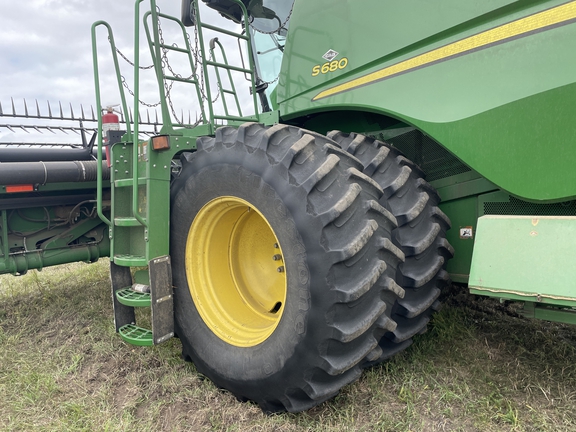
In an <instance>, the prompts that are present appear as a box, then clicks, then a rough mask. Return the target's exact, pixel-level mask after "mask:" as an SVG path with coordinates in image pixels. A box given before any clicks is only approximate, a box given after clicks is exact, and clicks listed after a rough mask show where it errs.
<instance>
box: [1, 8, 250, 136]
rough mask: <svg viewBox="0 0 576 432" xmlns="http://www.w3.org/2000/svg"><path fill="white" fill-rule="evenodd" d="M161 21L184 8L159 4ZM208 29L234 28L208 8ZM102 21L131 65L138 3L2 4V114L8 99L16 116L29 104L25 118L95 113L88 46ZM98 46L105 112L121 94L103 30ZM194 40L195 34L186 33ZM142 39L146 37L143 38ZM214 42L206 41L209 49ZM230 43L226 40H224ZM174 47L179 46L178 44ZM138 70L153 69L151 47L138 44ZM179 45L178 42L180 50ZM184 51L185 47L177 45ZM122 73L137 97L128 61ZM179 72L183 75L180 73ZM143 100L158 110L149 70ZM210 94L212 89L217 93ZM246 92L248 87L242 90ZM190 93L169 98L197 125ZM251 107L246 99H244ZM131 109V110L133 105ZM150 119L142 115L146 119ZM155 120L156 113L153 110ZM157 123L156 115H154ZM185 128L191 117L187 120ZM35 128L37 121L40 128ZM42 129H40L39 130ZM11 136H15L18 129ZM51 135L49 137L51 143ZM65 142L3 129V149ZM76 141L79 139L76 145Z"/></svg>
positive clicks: (178, 91) (183, 70) (178, 64)
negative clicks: (8, 145) (9, 144)
mask: <svg viewBox="0 0 576 432" xmlns="http://www.w3.org/2000/svg"><path fill="white" fill-rule="evenodd" d="M157 2H158V6H159V7H160V10H161V12H162V13H165V14H168V15H173V16H176V17H179V15H180V7H181V5H180V1H179V0H157ZM148 5H149V3H148V2H147V1H145V2H143V4H142V6H141V7H142V8H148V7H149V6H148ZM204 9H205V10H203V12H202V18H203V21H205V22H206V21H209V22H211V23H219V25H222V26H226V27H228V28H232V29H234V28H236V30H238V28H237V27H238V26H235V25H234V24H232V23H231V22H230V21H228V20H225V19H223V18H221V17H220V16H219V15H218V14H217V13H215V12H214V11H212V10H210V9H207V8H204ZM98 20H105V21H107V22H108V23H109V24H110V25H111V26H112V30H113V32H114V39H115V41H116V45H117V46H118V48H119V49H120V50H121V51H122V52H123V53H125V54H126V55H127V56H128V57H129V58H130V59H133V58H134V46H133V39H134V37H133V34H134V2H133V1H127V0H98V1H94V0H25V1H13V0H0V104H1V106H2V110H3V112H4V113H5V114H6V113H11V112H12V106H11V104H12V102H11V98H13V100H14V105H15V108H16V111H17V113H23V112H24V103H23V100H24V99H26V101H27V105H28V111H29V113H31V114H36V102H35V101H38V104H39V107H40V113H41V114H42V115H47V114H48V108H47V104H48V103H50V106H51V107H52V114H53V115H54V114H55V113H57V114H59V108H58V104H59V102H61V103H62V106H63V111H64V115H65V116H66V115H69V110H70V108H69V106H70V104H71V105H72V107H73V110H74V114H75V115H76V116H78V115H79V114H80V105H81V104H82V106H83V107H84V111H85V113H86V114H88V112H89V111H90V109H89V107H90V106H91V105H92V106H94V107H95V106H96V104H95V102H96V98H95V91H94V79H93V62H92V46H91V26H92V24H93V23H94V22H95V21H98ZM175 30H176V28H175V27H171V26H170V25H168V24H167V25H166V26H165V28H164V35H165V39H166V40H167V41H172V39H170V38H171V37H174V38H177V36H179V34H178V33H177V32H176V31H175ZM97 32H98V33H97V35H98V38H97V39H98V46H99V59H100V60H99V62H100V66H101V72H100V74H101V93H102V101H101V102H102V104H103V105H104V106H106V105H113V104H118V103H119V102H120V96H119V92H118V90H117V86H116V83H115V75H114V72H113V69H112V67H111V65H112V62H111V55H110V48H109V45H108V43H107V38H106V34H105V31H104V28H103V27H99V29H98V30H97ZM188 32H189V33H190V35H191V36H192V40H193V39H194V38H193V29H192V28H188ZM141 33H142V35H143V34H144V30H143V29H142V30H141ZM211 36H213V35H210V34H208V35H206V36H205V37H206V42H207V41H208V40H209V39H210V37H211ZM220 39H221V41H222V42H223V43H224V44H225V47H226V51H227V54H228V57H229V60H230V59H231V58H232V59H237V58H239V57H238V55H237V54H236V53H237V51H238V48H237V45H236V43H235V42H232V41H230V40H222V38H220ZM224 39H225V38H224ZM173 40H177V39H173ZM141 42H142V43H141V49H140V52H141V65H149V64H151V59H150V55H149V54H148V47H147V45H145V42H144V39H143V38H141ZM176 43H178V42H176ZM178 46H182V42H180V43H178ZM171 59H173V60H171V63H172V66H173V67H174V68H175V70H176V71H177V73H180V74H181V75H182V76H188V75H189V74H190V73H191V72H190V69H189V67H187V64H186V63H184V62H182V61H178V60H179V59H180V60H182V57H180V58H173V57H171ZM120 61H121V68H122V73H123V75H124V76H125V77H126V82H127V83H128V85H129V86H130V87H131V88H132V89H133V83H132V68H131V66H129V65H128V64H127V63H125V62H124V61H123V60H120ZM178 68H180V69H178ZM141 82H142V85H141V90H140V92H141V98H140V99H141V100H143V101H144V102H147V103H151V104H154V103H156V102H158V100H159V96H158V94H157V84H156V81H155V77H154V75H153V72H152V71H151V70H147V71H143V72H142V73H141ZM212 87H213V86H212ZM244 87H246V86H245V85H244V86H243V88H244ZM189 90H191V89H190V88H188V87H186V88H178V85H176V86H175V87H174V89H173V92H172V94H173V95H174V97H173V98H172V99H173V101H174V105H175V111H176V112H177V115H179V116H180V115H181V113H182V112H187V111H188V110H192V111H191V114H190V115H191V117H192V121H194V116H195V112H196V109H197V107H196V106H195V105H194V104H193V103H192V102H191V99H192V97H191V96H190V95H189ZM241 97H242V98H243V100H244V99H246V96H245V95H243V96H241ZM129 106H133V102H131V101H130V102H129ZM144 112H145V111H144V110H142V111H141V115H143V116H145V115H146V114H145V113H144ZM150 112H151V110H150ZM151 116H152V117H153V116H154V114H151ZM185 120H188V114H185ZM36 122H37V121H36ZM6 123H10V124H14V123H17V124H26V123H28V121H27V120H26V119H25V120H22V119H10V118H8V117H5V116H4V117H2V116H0V126H1V125H2V124H6ZM37 123H38V122H37ZM13 129H14V128H13ZM48 135H50V136H48ZM58 139H63V140H64V141H66V142H68V141H69V140H71V139H72V138H70V137H69V136H64V137H60V136H54V135H52V134H49V133H48V134H47V133H44V134H42V135H40V134H38V133H36V132H35V131H32V133H25V132H24V131H22V130H18V129H15V132H11V131H10V130H8V129H7V128H2V127H0V143H1V142H10V141H18V142H19V141H26V142H30V141H42V142H54V141H55V140H58ZM74 139H75V138H74Z"/></svg>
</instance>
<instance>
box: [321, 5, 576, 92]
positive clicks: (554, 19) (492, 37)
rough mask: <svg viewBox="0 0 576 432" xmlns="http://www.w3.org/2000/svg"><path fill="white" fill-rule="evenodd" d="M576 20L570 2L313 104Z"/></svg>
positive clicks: (345, 87) (366, 79) (358, 80)
mask: <svg viewBox="0 0 576 432" xmlns="http://www.w3.org/2000/svg"><path fill="white" fill-rule="evenodd" d="M574 19H576V1H571V2H569V3H566V4H563V5H561V6H557V7H555V8H552V9H548V10H545V11H543V12H539V13H536V14H534V15H530V16H528V17H526V18H521V19H519V20H516V21H513V22H511V23H508V24H504V25H501V26H499V27H496V28H493V29H491V30H487V31H485V32H483V33H479V34H477V35H474V36H470V37H467V38H465V39H462V40H459V41H457V42H454V43H452V44H449V45H446V46H443V47H441V48H437V49H435V50H432V51H429V52H427V53H424V54H421V55H419V56H416V57H413V58H411V59H408V60H404V61H402V62H400V63H396V64H395V65H392V66H389V67H386V68H384V69H380V70H378V71H376V72H372V73H370V74H368V75H364V76H363V77H360V78H356V79H354V80H352V81H348V82H347V83H344V84H340V85H338V86H336V87H332V88H330V89H328V90H324V91H323V92H320V93H318V95H316V96H315V97H314V98H313V99H312V100H313V101H316V100H319V99H322V98H325V97H328V96H333V95H335V94H338V93H342V92H345V91H347V90H352V89H354V88H356V87H360V86H363V85H367V84H372V83H374V82H376V81H381V80H383V79H386V78H390V77H392V76H395V75H399V74H401V73H405V72H409V71H411V70H414V69H417V68H421V67H423V66H427V65H430V64H431V63H436V62H438V61H441V60H446V59H448V58H452V57H456V56H459V55H462V54H466V53H469V52H471V51H475V50H478V49H481V48H487V47H488V46H490V45H493V44H496V43H501V42H503V41H505V40H507V39H514V38H518V37H521V36H525V35H527V33H531V32H534V31H537V30H542V29H544V28H546V27H554V26H558V25H561V24H567V22H568V21H571V20H574Z"/></svg>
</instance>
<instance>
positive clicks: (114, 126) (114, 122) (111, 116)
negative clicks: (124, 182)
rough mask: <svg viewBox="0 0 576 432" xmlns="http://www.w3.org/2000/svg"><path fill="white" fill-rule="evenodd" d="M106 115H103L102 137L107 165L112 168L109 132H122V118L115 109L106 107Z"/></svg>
mask: <svg viewBox="0 0 576 432" xmlns="http://www.w3.org/2000/svg"><path fill="white" fill-rule="evenodd" d="M103 111H105V112H104V114H103V115H102V137H103V144H104V146H105V147H104V148H105V149H106V164H107V165H108V168H110V163H111V158H110V146H109V145H108V144H109V143H108V134H107V132H108V131H109V130H120V118H119V117H118V116H117V115H116V114H115V113H114V107H112V106H109V107H106V108H105V110H103Z"/></svg>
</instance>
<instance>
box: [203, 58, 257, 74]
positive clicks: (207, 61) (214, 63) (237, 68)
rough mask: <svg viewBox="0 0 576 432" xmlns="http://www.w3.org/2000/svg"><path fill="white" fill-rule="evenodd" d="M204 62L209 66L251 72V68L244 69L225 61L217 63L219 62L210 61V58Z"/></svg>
mask: <svg viewBox="0 0 576 432" xmlns="http://www.w3.org/2000/svg"><path fill="white" fill-rule="evenodd" d="M206 64H207V65H209V66H214V67H217V68H222V69H228V70H233V71H236V72H242V73H250V74H251V73H252V69H244V68H241V67H238V66H233V65H229V64H226V63H219V62H214V61H210V60H206Z"/></svg>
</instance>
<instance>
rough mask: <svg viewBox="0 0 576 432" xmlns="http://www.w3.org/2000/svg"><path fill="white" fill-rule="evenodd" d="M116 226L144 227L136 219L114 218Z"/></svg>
mask: <svg viewBox="0 0 576 432" xmlns="http://www.w3.org/2000/svg"><path fill="white" fill-rule="evenodd" d="M144 222H146V219H145V218H144ZM114 225H116V226H124V227H132V226H144V225H142V224H141V223H140V221H139V220H138V219H136V218H135V217H115V218H114Z"/></svg>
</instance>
